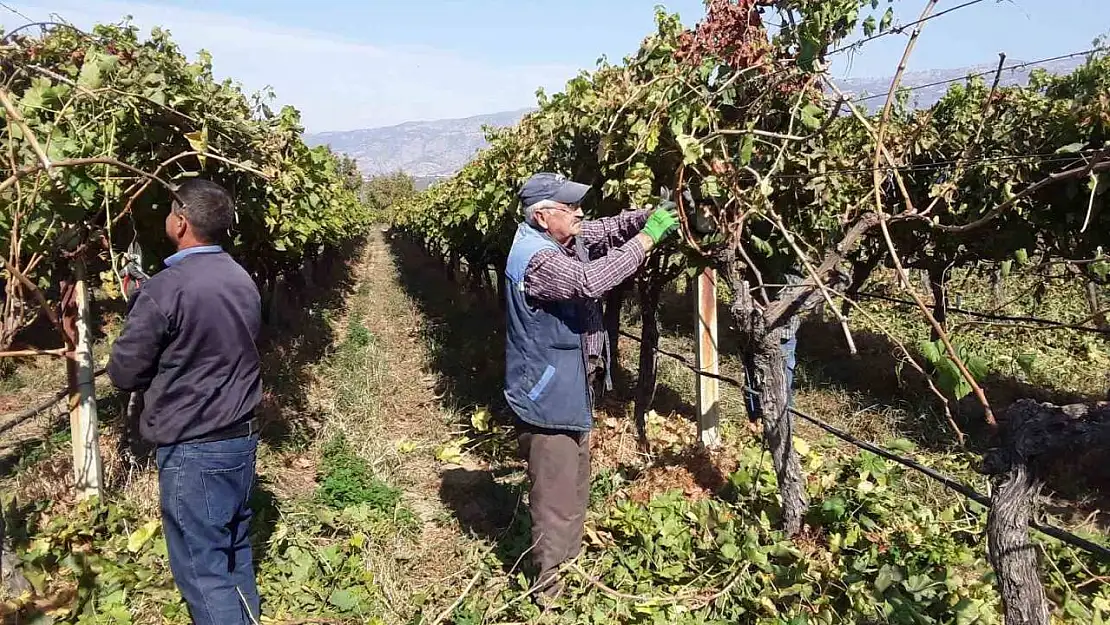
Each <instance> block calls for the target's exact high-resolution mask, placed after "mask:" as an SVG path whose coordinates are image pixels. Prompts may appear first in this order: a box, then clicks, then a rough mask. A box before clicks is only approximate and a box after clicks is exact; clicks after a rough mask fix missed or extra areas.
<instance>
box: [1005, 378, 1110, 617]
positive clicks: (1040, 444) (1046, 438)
mask: <svg viewBox="0 0 1110 625" xmlns="http://www.w3.org/2000/svg"><path fill="white" fill-rule="evenodd" d="M1002 422H1003V423H1004V424H1005V427H1004V429H1003V431H1002V437H1001V445H999V446H998V447H997V448H995V449H993V450H991V451H990V452H989V453H987V454H986V456H985V457H984V459H983V472H984V473H986V474H988V475H990V476H991V482H992V483H993V484H994V486H995V488H994V492H993V493H992V494H991V511H990V514H989V515H988V517H987V544H988V549H989V550H988V553H987V558H988V559H989V560H990V563H991V567H993V568H994V571H995V575H996V576H997V577H998V584H999V591H1000V592H1001V594H1002V605H1003V608H1004V610H1005V615H1006V625H1048V623H1049V609H1048V600H1047V599H1046V597H1045V591H1044V586H1043V585H1042V583H1041V580H1040V575H1039V573H1038V570H1037V551H1036V548H1035V546H1034V545H1033V543H1032V541H1030V540H1029V523H1030V519H1031V517H1032V510H1033V506H1034V505H1035V503H1036V496H1037V494H1038V493H1039V492H1040V489H1041V485H1042V484H1043V481H1044V475H1045V474H1046V472H1047V471H1048V470H1049V469H1050V468H1051V467H1052V466H1053V465H1054V464H1055V463H1058V462H1060V461H1063V460H1065V459H1066V458H1068V457H1076V456H1077V455H1081V454H1082V453H1083V452H1091V451H1095V452H1100V451H1104V450H1108V449H1110V406H1105V405H1101V406H1094V407H1092V406H1085V405H1078V404H1077V405H1071V406H1054V405H1052V404H1040V403H1037V402H1035V401H1033V400H1029V399H1023V400H1021V401H1018V402H1016V403H1015V404H1013V405H1012V406H1010V407H1009V408H1008V409H1007V410H1006V414H1005V417H1004V418H1003V419H1002Z"/></svg>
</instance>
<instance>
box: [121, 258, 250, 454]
mask: <svg viewBox="0 0 1110 625" xmlns="http://www.w3.org/2000/svg"><path fill="white" fill-rule="evenodd" d="M166 264H167V265H168V267H167V268H166V269H164V270H162V271H160V272H158V273H157V274H156V275H154V277H152V278H151V279H150V280H148V281H147V282H146V283H145V284H143V286H142V289H140V290H139V293H138V295H136V296H135V298H134V299H133V300H132V301H131V305H130V310H129V312H128V315H127V322H126V323H125V324H124V327H123V333H122V334H121V335H120V337H119V338H118V339H116V342H115V343H114V344H113V345H112V355H111V360H110V361H109V363H108V376H109V377H111V379H112V383H113V384H115V385H116V386H117V387H119V388H121V389H123V390H125V391H139V390H145V391H146V392H145V394H144V397H143V399H144V400H145V401H144V408H143V414H142V418H141V420H140V425H139V431H140V433H141V434H142V436H143V438H145V439H147V440H149V441H151V442H153V443H156V444H159V445H167V444H172V443H177V442H181V441H185V440H189V439H192V438H197V437H199V436H204V435H205V434H208V433H210V432H212V431H214V430H217V429H220V428H222V427H225V426H228V425H233V424H235V423H237V422H239V421H241V420H243V419H244V418H245V417H247V415H248V414H249V413H250V412H251V410H253V409H254V407H255V406H257V405H258V403H259V401H260V400H261V398H262V384H261V380H260V376H259V360H258V349H257V347H256V346H255V341H256V340H257V338H258V331H259V327H260V326H261V323H262V305H261V298H260V297H259V294H258V288H257V287H256V286H255V284H254V280H252V279H251V277H250V275H249V274H248V273H247V272H246V271H245V270H244V269H243V268H242V267H240V266H239V264H238V263H236V262H235V260H233V259H232V258H231V256H228V255H227V254H225V253H224V252H223V251H222V250H220V249H219V248H218V247H215V246H209V247H201V248H190V249H187V250H183V251H182V252H178V253H177V254H174V255H173V256H171V257H169V258H167V259H166Z"/></svg>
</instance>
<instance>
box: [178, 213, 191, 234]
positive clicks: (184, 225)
mask: <svg viewBox="0 0 1110 625" xmlns="http://www.w3.org/2000/svg"><path fill="white" fill-rule="evenodd" d="M174 217H175V218H176V219H177V221H176V222H175V223H174V226H175V227H176V229H177V238H179V239H180V238H182V237H184V236H185V233H186V232H188V231H189V229H190V228H191V227H192V226H191V225H189V220H188V219H185V216H184V215H182V214H181V213H174Z"/></svg>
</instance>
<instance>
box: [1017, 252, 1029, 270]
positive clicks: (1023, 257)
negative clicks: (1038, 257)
mask: <svg viewBox="0 0 1110 625" xmlns="http://www.w3.org/2000/svg"><path fill="white" fill-rule="evenodd" d="M1014 260H1016V261H1017V264H1018V266H1019V267H1025V266H1026V265H1028V264H1029V252H1027V251H1025V250H1024V249H1020V250H1014Z"/></svg>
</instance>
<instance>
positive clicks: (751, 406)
mask: <svg viewBox="0 0 1110 625" xmlns="http://www.w3.org/2000/svg"><path fill="white" fill-rule="evenodd" d="M797 347H798V335H797V333H796V332H791V333H790V338H788V339H787V340H786V341H785V342H783V343H782V344H781V345H779V350H781V351H782V356H783V358H784V359H785V360H786V371H785V372H784V373H785V376H786V398H787V399H786V401H787V406H788V407H791V408H793V407H794V365H795V357H794V350H795V349H796V348H797ZM744 376H745V379H744V382H745V383H747V385H748V387H749V388H751V389H752V390H753V391H760V390H762V389H758V388H755V385H754V384H753V383H752V380H754V379H755V359H754V358H753V357H752V356H751V355H745V356H744ZM744 397H745V398H746V400H747V401H746V404H747V407H748V418H749V419H751V420H752V421H756V420H758V419H760V418H761V417H762V416H763V406H762V404H760V402H759V397H757V396H755V395H752V394H751V393H748V392H745V393H744Z"/></svg>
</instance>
